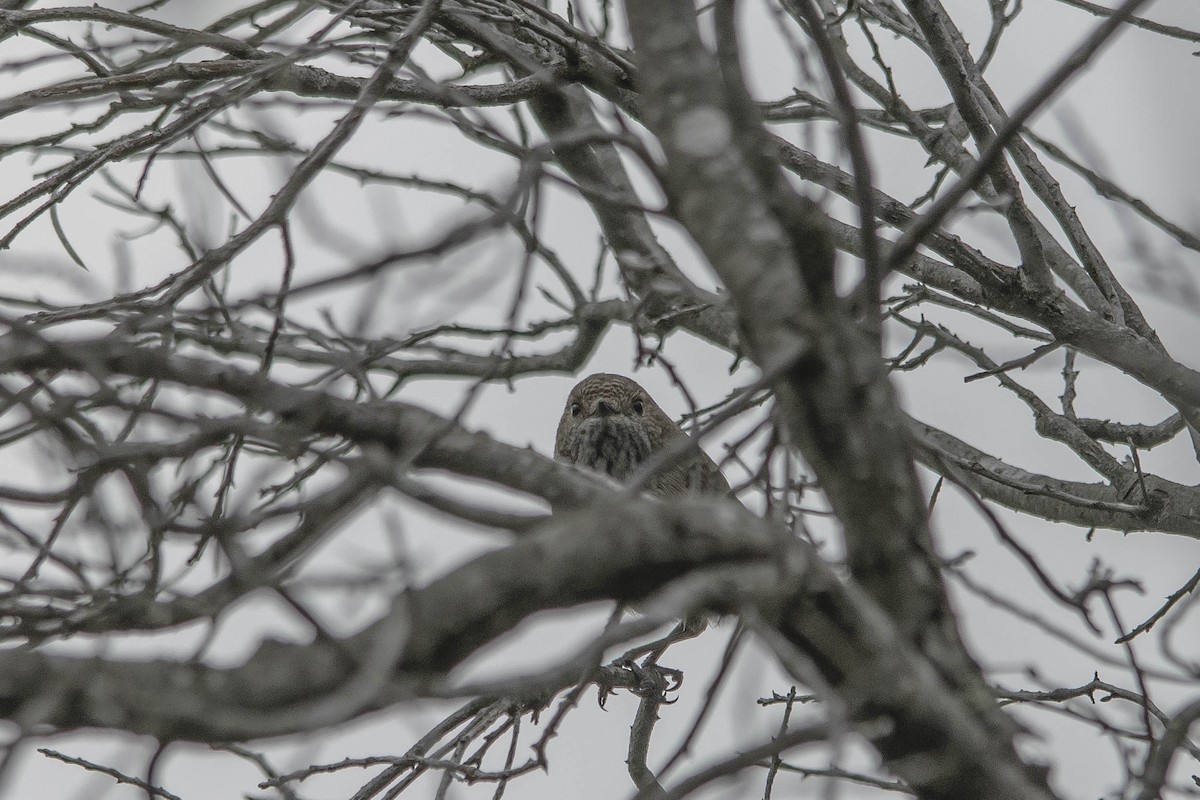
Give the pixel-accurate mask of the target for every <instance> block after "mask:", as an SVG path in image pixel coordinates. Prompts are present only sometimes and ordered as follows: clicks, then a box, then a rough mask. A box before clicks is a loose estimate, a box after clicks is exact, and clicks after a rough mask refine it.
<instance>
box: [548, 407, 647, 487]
mask: <svg viewBox="0 0 1200 800" xmlns="http://www.w3.org/2000/svg"><path fill="white" fill-rule="evenodd" d="M650 452H651V443H650V435H649V433H648V431H647V430H646V427H645V425H643V424H642V423H641V421H640V420H635V419H632V418H630V417H627V416H624V415H621V414H615V415H611V416H597V417H589V418H588V419H585V420H583V421H581V422H580V423H579V424H578V425H577V426H576V427H575V432H574V435H573V436H571V437H569V438H568V440H567V453H566V456H567V459H568V460H569V461H571V463H573V464H575V465H576V466H581V467H587V468H588V469H592V470H595V471H596V472H603V473H606V474H608V475H611V476H612V477H614V478H616V479H617V480H619V481H620V480H625V479H626V478H628V477H629V476H630V475H631V474H632V473H633V471H634V470H635V469H636V468H637V467H638V465H640V464H641V463H642V462H643V461H645V460H646V459H647V458H649V456H650Z"/></svg>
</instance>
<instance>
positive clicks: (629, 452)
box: [554, 372, 732, 495]
mask: <svg viewBox="0 0 1200 800" xmlns="http://www.w3.org/2000/svg"><path fill="white" fill-rule="evenodd" d="M687 439H688V435H687V434H686V433H684V432H683V430H682V429H680V427H679V426H678V425H676V424H675V422H674V420H672V419H671V418H670V417H668V416H667V415H666V413H665V412H664V411H663V410H662V409H661V408H659V407H658V404H657V403H655V402H654V400H653V399H651V397H650V395H649V394H647V393H646V390H645V389H643V388H642V387H641V384H639V383H638V382H637V381H635V380H632V379H630V378H626V377H625V376H623V375H612V374H609V373H606V372H598V373H596V374H595V375H589V376H588V377H586V378H584V379H583V380H582V381H580V382H579V383H578V384H576V386H575V388H574V389H572V390H571V393H570V394H569V395H568V396H567V404H566V407H565V408H563V413H562V418H561V419H560V420H559V422H558V433H557V435H556V436H555V437H554V457H555V458H557V459H559V460H560V461H566V462H567V463H570V464H574V465H576V466H580V467H586V468H588V469H591V470H595V471H596V472H602V473H604V474H605V475H609V476H611V477H613V478H616V479H617V480H619V481H624V480H627V479H628V478H629V477H630V476H631V475H633V474H634V473H635V472H637V470H638V467H640V466H641V465H642V464H644V463H645V462H646V461H647V460H648V459H650V458H651V457H652V456H654V454H655V453H658V452H659V451H661V450H662V449H663V448H665V447H667V446H668V445H670V444H672V443H675V442H678V443H679V444H680V445H681V446H683V445H685V444H686V446H683V447H682V449H681V450H680V451H679V455H678V457H676V458H675V459H673V462H672V463H669V464H664V465H663V466H662V468H661V469H659V470H658V471H657V473H656V474H655V475H654V477H653V478H651V479H650V481H649V482H648V483H647V485H646V488H647V489H648V490H649V491H651V492H653V493H655V494H660V495H681V494H689V493H696V494H711V495H728V494H731V493H732V492H731V489H730V488H729V482H728V481H726V480H725V476H724V475H722V474H721V470H720V469H719V468H718V467H717V465H716V464H715V463H714V462H713V460H712V459H711V458H709V457H708V455H707V454H706V453H705V452H704V451H703V450H701V449H700V448H699V446H696V445H693V444H690V443H686V440H687Z"/></svg>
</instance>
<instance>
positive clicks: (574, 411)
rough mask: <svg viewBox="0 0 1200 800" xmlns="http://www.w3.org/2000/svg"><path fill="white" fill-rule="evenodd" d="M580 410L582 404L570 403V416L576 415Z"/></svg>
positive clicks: (581, 409)
mask: <svg viewBox="0 0 1200 800" xmlns="http://www.w3.org/2000/svg"><path fill="white" fill-rule="evenodd" d="M580 411H583V406H581V405H579V403H571V416H572V417H578V416H579V412H580Z"/></svg>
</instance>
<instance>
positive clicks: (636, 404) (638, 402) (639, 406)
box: [633, 397, 646, 416]
mask: <svg viewBox="0 0 1200 800" xmlns="http://www.w3.org/2000/svg"><path fill="white" fill-rule="evenodd" d="M645 410H646V406H645V404H644V403H642V398H640V397H635V398H634V400H633V413H635V414H637V415H639V416H641V413H642V412H643V411H645Z"/></svg>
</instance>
